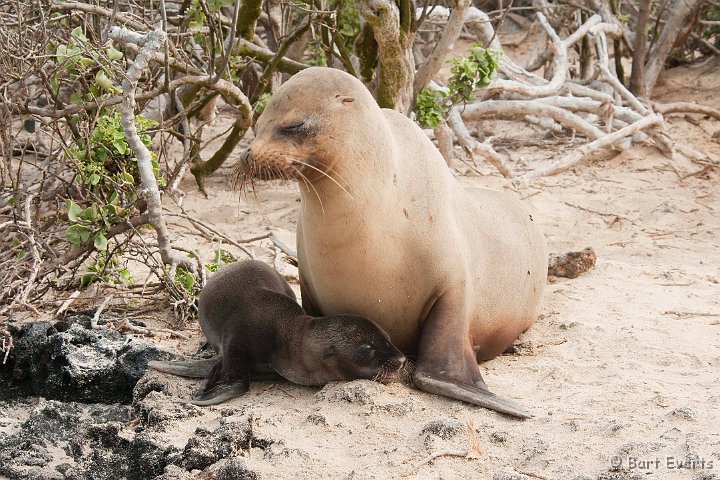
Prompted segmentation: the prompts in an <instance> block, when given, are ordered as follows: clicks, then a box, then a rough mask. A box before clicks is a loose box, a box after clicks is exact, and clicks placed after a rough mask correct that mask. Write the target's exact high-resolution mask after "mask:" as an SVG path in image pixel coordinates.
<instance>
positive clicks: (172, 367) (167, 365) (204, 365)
mask: <svg viewBox="0 0 720 480" xmlns="http://www.w3.org/2000/svg"><path fill="white" fill-rule="evenodd" d="M216 362H217V359H215V358H201V359H193V360H187V359H185V360H171V361H169V362H161V361H151V362H148V367H150V368H152V369H153V370H157V371H159V372H163V373H169V374H171V375H177V376H179V377H188V378H205V377H207V376H208V375H209V374H210V372H211V371H212V368H213V366H214V365H215V363H216Z"/></svg>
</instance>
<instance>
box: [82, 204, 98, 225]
mask: <svg viewBox="0 0 720 480" xmlns="http://www.w3.org/2000/svg"><path fill="white" fill-rule="evenodd" d="M97 214H98V211H97V207H96V206H95V204H92V205H90V206H89V207H87V208H86V209H85V210H83V211H82V213H80V218H82V219H83V220H87V221H88V222H94V221H95V219H96V218H97Z"/></svg>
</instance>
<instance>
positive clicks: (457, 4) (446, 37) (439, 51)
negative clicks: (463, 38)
mask: <svg viewBox="0 0 720 480" xmlns="http://www.w3.org/2000/svg"><path fill="white" fill-rule="evenodd" d="M470 5H471V2H470V1H469V0H455V1H454V2H453V9H452V12H450V16H449V18H448V21H447V23H446V24H445V28H444V29H443V31H442V34H441V35H440V40H439V41H438V43H437V44H436V45H435V48H434V49H433V51H432V53H431V54H430V56H428V58H427V59H426V60H425V63H423V65H422V66H421V67H420V68H419V69H418V71H417V73H416V74H415V81H414V86H413V89H414V92H415V93H414V94H415V95H416V96H417V94H418V93H419V92H420V90H422V89H423V88H425V86H426V85H427V84H428V82H429V81H430V80H431V79H432V78H433V77H434V76H435V75H436V74H437V72H438V71H439V70H440V68H441V67H442V65H443V63H444V62H445V58H446V57H447V56H448V54H449V53H450V51H451V50H452V48H453V46H454V45H455V41H456V40H457V39H458V37H459V36H460V32H461V31H462V28H463V25H465V11H466V10H467V8H468V7H469V6H470Z"/></svg>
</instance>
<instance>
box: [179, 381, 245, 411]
mask: <svg viewBox="0 0 720 480" xmlns="http://www.w3.org/2000/svg"><path fill="white" fill-rule="evenodd" d="M247 391H248V385H247V383H243V382H242V381H238V382H235V383H220V384H218V385H215V387H214V388H212V389H210V390H205V391H203V392H202V393H200V394H199V395H197V396H196V397H195V398H193V399H192V400H190V401H188V403H192V404H193V405H200V406H206V405H218V404H220V403H223V402H226V401H228V400H230V399H233V398H235V397H239V396H241V395H243V394H244V393H245V392H247Z"/></svg>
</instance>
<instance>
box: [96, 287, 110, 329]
mask: <svg viewBox="0 0 720 480" xmlns="http://www.w3.org/2000/svg"><path fill="white" fill-rule="evenodd" d="M112 298H113V294H112V293H111V294H110V295H108V296H107V297H105V300H103V302H102V303H101V304H100V306H99V307H98V308H97V310H95V315H93V317H92V318H91V319H90V328H92V329H93V330H97V329H98V328H99V327H98V321H99V320H100V314H101V313H102V312H103V310H105V307H107V305H108V303H110V300H112Z"/></svg>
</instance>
